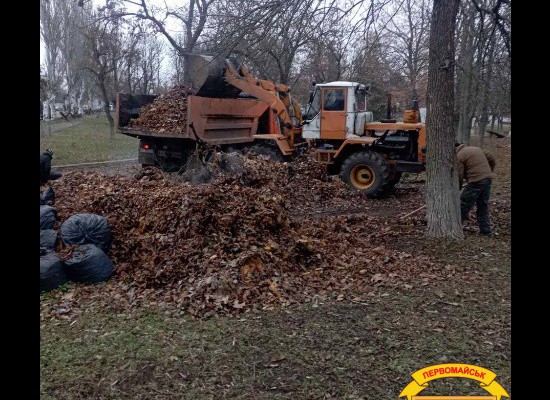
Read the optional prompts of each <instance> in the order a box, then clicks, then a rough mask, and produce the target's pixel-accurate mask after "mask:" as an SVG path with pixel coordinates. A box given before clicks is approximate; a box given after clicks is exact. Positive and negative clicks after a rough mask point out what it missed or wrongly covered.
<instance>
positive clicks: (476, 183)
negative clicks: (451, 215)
mask: <svg viewBox="0 0 550 400" xmlns="http://www.w3.org/2000/svg"><path fill="white" fill-rule="evenodd" d="M455 150H456V156H457V158H458V178H459V183H460V187H461V188H462V184H463V181H464V180H466V181H467V182H468V183H467V184H466V186H465V187H464V188H463V189H462V192H461V193H460V211H461V216H462V222H463V223H464V221H465V220H466V219H468V214H469V213H470V211H471V210H472V208H473V207H474V204H475V205H476V217H477V223H478V224H479V233H480V234H481V235H490V234H491V233H492V230H491V218H490V215H489V196H490V194H491V184H492V182H493V171H494V170H495V165H496V161H495V158H494V157H493V155H492V154H491V153H489V152H487V151H485V150H483V149H481V148H479V147H474V146H466V145H465V144H461V143H455Z"/></svg>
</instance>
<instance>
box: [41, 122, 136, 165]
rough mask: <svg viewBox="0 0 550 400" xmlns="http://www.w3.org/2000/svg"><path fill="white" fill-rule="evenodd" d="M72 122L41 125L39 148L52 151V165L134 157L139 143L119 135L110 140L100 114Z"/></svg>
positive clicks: (107, 123) (116, 134) (105, 124)
mask: <svg viewBox="0 0 550 400" xmlns="http://www.w3.org/2000/svg"><path fill="white" fill-rule="evenodd" d="M71 122H72V121H71ZM74 122H75V123H76V124H72V123H67V122H66V121H52V122H46V121H41V122H40V127H41V135H40V149H41V150H42V151H43V150H45V149H46V148H50V149H52V150H53V152H54V157H53V161H52V163H53V165H54V166H55V165H63V164H78V163H85V162H94V161H107V160H118V159H126V158H135V157H137V150H138V140H137V139H135V138H132V137H129V136H126V135H122V134H119V133H115V135H114V138H113V139H110V137H109V136H110V135H109V122H108V121H107V118H106V117H104V116H103V115H100V116H84V117H82V118H79V119H77V120H75V121H74ZM48 128H51V131H52V133H51V134H48Z"/></svg>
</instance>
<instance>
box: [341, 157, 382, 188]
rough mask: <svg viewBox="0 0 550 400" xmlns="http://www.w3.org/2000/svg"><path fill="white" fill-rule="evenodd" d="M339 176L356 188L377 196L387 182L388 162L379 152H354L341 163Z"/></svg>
mask: <svg viewBox="0 0 550 400" xmlns="http://www.w3.org/2000/svg"><path fill="white" fill-rule="evenodd" d="M340 178H341V179H342V181H344V182H345V183H347V184H348V185H350V186H351V187H352V188H354V189H356V190H359V191H361V192H364V193H365V194H367V195H371V196H373V197H374V196H378V195H380V194H382V193H383V192H384V186H385V185H386V184H387V183H388V179H389V168H388V163H387V162H386V160H385V159H384V158H383V157H382V156H381V155H380V154H377V153H374V152H371V151H361V152H358V153H354V154H351V155H350V156H349V157H348V158H347V159H346V160H345V161H344V163H343V164H342V168H341V170H340Z"/></svg>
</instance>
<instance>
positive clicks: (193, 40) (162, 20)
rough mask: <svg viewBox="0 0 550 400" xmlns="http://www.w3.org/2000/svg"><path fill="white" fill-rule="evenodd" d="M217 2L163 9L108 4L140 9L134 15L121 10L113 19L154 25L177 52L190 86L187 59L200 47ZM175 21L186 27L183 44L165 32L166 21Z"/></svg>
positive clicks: (111, 0) (193, 0)
mask: <svg viewBox="0 0 550 400" xmlns="http://www.w3.org/2000/svg"><path fill="white" fill-rule="evenodd" d="M213 2H214V0H189V4H188V5H187V7H184V6H181V7H175V8H174V7H169V6H167V5H165V6H164V7H155V6H151V5H150V4H149V3H148V2H147V1H146V0H139V1H134V0H122V1H117V0H107V4H121V5H126V4H128V5H130V6H137V7H138V10H137V11H135V12H131V11H127V10H121V11H119V12H118V13H116V14H113V15H112V16H111V17H118V18H122V17H125V16H132V17H135V18H137V19H138V20H142V21H148V22H149V23H151V25H152V26H153V27H154V28H155V29H156V30H157V31H158V32H159V33H160V34H162V35H163V36H164V37H165V38H166V40H168V42H169V43H170V45H171V46H172V47H173V48H174V50H176V52H177V53H178V55H179V57H181V58H182V59H183V64H184V67H183V71H184V77H183V80H184V81H185V82H189V80H190V77H189V68H188V67H187V65H188V62H189V61H188V55H189V54H191V53H193V51H194V50H195V47H197V45H198V43H199V39H200V37H201V34H202V32H203V30H204V27H205V24H206V22H207V18H208V12H209V7H210V6H211V5H212V3H213ZM169 18H171V19H175V20H176V21H178V22H179V23H181V24H183V27H184V32H185V34H184V39H183V42H182V41H180V40H178V36H176V35H174V34H172V33H170V32H169V31H168V29H167V28H166V20H167V19H169Z"/></svg>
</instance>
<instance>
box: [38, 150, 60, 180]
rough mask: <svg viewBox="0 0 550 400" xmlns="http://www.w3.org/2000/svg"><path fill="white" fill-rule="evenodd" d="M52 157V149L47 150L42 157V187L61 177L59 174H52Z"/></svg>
mask: <svg viewBox="0 0 550 400" xmlns="http://www.w3.org/2000/svg"><path fill="white" fill-rule="evenodd" d="M52 157H53V151H51V150H50V149H46V151H45V152H44V153H43V154H42V155H41V156H40V186H42V185H43V184H45V183H46V182H48V181H49V180H55V179H57V178H59V177H60V176H61V174H60V173H59V172H52Z"/></svg>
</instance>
